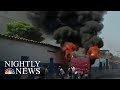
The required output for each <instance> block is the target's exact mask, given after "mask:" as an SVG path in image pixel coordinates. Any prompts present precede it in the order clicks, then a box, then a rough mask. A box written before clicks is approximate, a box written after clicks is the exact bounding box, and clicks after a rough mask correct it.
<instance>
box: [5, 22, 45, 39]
mask: <svg viewBox="0 0 120 90" xmlns="http://www.w3.org/2000/svg"><path fill="white" fill-rule="evenodd" d="M6 34H7V35H10V36H16V37H23V38H26V39H33V40H37V41H42V40H43V39H44V38H43V37H41V35H42V34H41V33H40V32H39V31H38V30H35V29H34V27H33V26H32V25H30V24H27V23H25V22H23V21H13V22H10V23H7V32H6Z"/></svg>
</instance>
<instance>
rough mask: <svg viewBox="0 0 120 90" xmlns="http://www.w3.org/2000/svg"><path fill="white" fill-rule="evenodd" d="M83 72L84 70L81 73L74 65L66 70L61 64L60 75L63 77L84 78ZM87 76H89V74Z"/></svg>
mask: <svg viewBox="0 0 120 90" xmlns="http://www.w3.org/2000/svg"><path fill="white" fill-rule="evenodd" d="M83 74H84V73H83V72H82V71H81V72H80V73H79V72H78V71H77V70H76V68H75V67H74V66H71V67H68V70H67V71H66V72H65V70H64V69H63V68H62V67H61V66H59V76H60V78H61V79H65V78H68V79H81V78H83ZM85 77H87V75H86V76H85Z"/></svg>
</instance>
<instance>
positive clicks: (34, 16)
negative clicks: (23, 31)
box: [29, 11, 106, 69]
mask: <svg viewBox="0 0 120 90" xmlns="http://www.w3.org/2000/svg"><path fill="white" fill-rule="evenodd" d="M105 14H106V11H30V12H29V18H30V19H31V21H32V22H33V24H34V26H35V27H36V28H42V30H43V31H44V32H45V33H47V34H49V35H53V38H54V40H56V43H58V44H60V45H61V50H62V52H63V53H64V57H65V62H68V63H70V62H72V60H73V57H72V54H73V52H74V51H78V49H79V48H84V49H85V52H84V55H85V56H87V57H88V59H89V61H90V62H89V61H86V64H87V65H88V66H89V64H88V62H89V63H90V65H92V64H94V62H95V60H96V59H97V58H99V56H100V48H102V47H103V46H104V43H103V40H102V38H100V37H99V34H100V33H101V31H102V29H103V27H104V25H103V23H102V21H103V20H104V19H103V16H104V15H105ZM78 59H79V58H78ZM74 60H76V59H75V58H74ZM76 61H77V60H76ZM81 61H82V60H81ZM78 63H79V62H78ZM81 63H82V62H81ZM78 65H80V64H78ZM88 69H90V68H88Z"/></svg>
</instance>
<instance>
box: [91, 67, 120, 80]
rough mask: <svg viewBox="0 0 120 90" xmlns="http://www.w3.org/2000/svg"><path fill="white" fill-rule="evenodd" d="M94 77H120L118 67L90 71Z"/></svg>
mask: <svg viewBox="0 0 120 90" xmlns="http://www.w3.org/2000/svg"><path fill="white" fill-rule="evenodd" d="M92 78H94V79H120V69H109V70H101V71H96V72H92Z"/></svg>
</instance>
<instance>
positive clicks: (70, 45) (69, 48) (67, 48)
mask: <svg viewBox="0 0 120 90" xmlns="http://www.w3.org/2000/svg"><path fill="white" fill-rule="evenodd" d="M62 50H63V51H64V52H65V59H66V60H68V59H69V58H71V57H72V52H73V51H75V50H77V47H76V45H75V44H73V43H72V42H66V43H65V44H64V46H63V48H62Z"/></svg>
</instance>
